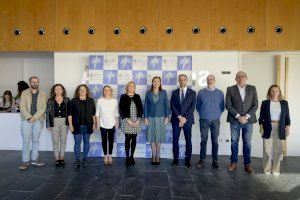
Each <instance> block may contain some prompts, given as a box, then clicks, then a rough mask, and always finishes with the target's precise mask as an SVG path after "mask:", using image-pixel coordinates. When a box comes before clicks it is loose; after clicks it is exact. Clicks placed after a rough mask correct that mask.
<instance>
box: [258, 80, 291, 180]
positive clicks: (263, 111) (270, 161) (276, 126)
mask: <svg viewBox="0 0 300 200" xmlns="http://www.w3.org/2000/svg"><path fill="white" fill-rule="evenodd" d="M290 123H291V120H290V114H289V106H288V102H287V101H285V100H283V96H282V95H281V90H280V88H279V86H278V85H272V86H271V87H270V88H269V90H268V94H267V100H265V101H263V102H262V104H261V108H260V116H259V124H260V133H261V134H262V138H263V139H264V156H263V168H264V173H265V174H271V173H273V175H275V176H278V175H279V174H280V160H281V156H282V153H283V146H282V140H285V139H286V137H287V136H288V135H289V127H290Z"/></svg>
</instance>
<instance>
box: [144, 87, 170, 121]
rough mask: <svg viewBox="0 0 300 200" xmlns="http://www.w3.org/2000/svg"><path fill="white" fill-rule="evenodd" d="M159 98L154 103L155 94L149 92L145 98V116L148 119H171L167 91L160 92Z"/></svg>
mask: <svg viewBox="0 0 300 200" xmlns="http://www.w3.org/2000/svg"><path fill="white" fill-rule="evenodd" d="M158 95H159V98H158V101H157V102H154V99H153V96H154V94H153V92H151V91H147V93H146V97H145V106H144V116H145V118H147V117H165V118H168V117H169V113H170V111H169V101H168V97H167V92H166V90H162V91H159V92H158Z"/></svg>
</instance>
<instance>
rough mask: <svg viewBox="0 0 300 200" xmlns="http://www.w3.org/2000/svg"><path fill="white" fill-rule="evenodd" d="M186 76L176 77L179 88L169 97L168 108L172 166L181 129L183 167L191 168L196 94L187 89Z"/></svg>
mask: <svg viewBox="0 0 300 200" xmlns="http://www.w3.org/2000/svg"><path fill="white" fill-rule="evenodd" d="M187 81H188V80H187V76H186V75H185V74H181V75H179V77H178V82H179V86H180V88H178V89H176V90H174V91H173V92H172V96H171V103H170V107H171V110H172V117H171V123H172V128H173V157H174V160H173V162H172V165H173V166H176V165H178V154H179V145H178V141H179V136H180V131H181V129H183V132H184V137H185V142H186V151H185V166H186V167H188V168H189V167H191V163H190V160H191V156H192V125H193V124H194V123H195V120H194V110H195V105H196V92H195V91H194V90H192V89H190V88H188V87H187Z"/></svg>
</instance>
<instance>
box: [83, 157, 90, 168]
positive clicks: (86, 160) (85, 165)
mask: <svg viewBox="0 0 300 200" xmlns="http://www.w3.org/2000/svg"><path fill="white" fill-rule="evenodd" d="M87 166H89V161H88V159H87V158H84V159H83V167H87Z"/></svg>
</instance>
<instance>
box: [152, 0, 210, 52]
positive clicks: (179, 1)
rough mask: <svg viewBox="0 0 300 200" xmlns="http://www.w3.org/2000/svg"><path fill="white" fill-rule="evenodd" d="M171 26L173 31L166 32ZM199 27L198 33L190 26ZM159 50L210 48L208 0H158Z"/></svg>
mask: <svg viewBox="0 0 300 200" xmlns="http://www.w3.org/2000/svg"><path fill="white" fill-rule="evenodd" d="M168 26H172V27H173V30H174V32H173V33H172V34H166V32H165V29H166V28H167V27H168ZM194 26H199V27H200V33H199V34H193V33H192V28H193V27H194ZM158 45H159V47H158V49H159V50H201V49H210V48H211V1H210V0H185V1H183V0H172V1H170V0H159V21H158Z"/></svg>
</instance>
